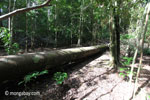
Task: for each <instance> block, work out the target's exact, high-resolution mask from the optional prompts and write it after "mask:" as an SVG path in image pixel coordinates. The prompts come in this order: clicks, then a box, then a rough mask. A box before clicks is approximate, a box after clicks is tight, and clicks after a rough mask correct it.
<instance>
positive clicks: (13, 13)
mask: <svg viewBox="0 0 150 100" xmlns="http://www.w3.org/2000/svg"><path fill="white" fill-rule="evenodd" d="M50 2H51V0H47V1H46V2H44V3H43V4H41V5H38V6H33V7H27V8H21V9H17V10H14V11H12V12H10V13H7V14H4V15H1V16H0V21H1V20H3V19H6V18H8V17H11V16H14V15H16V14H18V13H23V12H27V11H30V10H33V9H38V8H42V7H44V6H47V5H49V3H50Z"/></svg>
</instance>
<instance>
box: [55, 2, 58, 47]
mask: <svg viewBox="0 0 150 100" xmlns="http://www.w3.org/2000/svg"><path fill="white" fill-rule="evenodd" d="M54 19H55V28H56V30H55V47H57V42H58V41H57V37H58V36H57V31H58V30H57V28H58V26H57V6H56V4H55V15H54Z"/></svg>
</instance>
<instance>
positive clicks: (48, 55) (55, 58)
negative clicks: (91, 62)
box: [0, 45, 108, 83]
mask: <svg viewBox="0 0 150 100" xmlns="http://www.w3.org/2000/svg"><path fill="white" fill-rule="evenodd" d="M107 49H108V46H107V45H98V46H91V47H81V48H71V49H62V50H56V51H50V52H37V53H29V54H23V55H10V56H4V57H3V58H0V83H1V82H3V81H5V80H11V79H16V78H19V77H21V76H23V75H26V74H27V73H29V72H32V71H40V70H44V69H50V68H55V67H58V66H61V65H63V64H67V63H69V62H74V61H76V60H79V59H83V58H86V57H88V56H91V55H94V54H97V53H100V52H101V53H102V52H104V51H106V50H107Z"/></svg>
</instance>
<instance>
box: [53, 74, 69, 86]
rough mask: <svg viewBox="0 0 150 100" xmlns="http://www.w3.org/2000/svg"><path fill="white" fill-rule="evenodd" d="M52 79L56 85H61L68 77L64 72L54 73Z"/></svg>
mask: <svg viewBox="0 0 150 100" xmlns="http://www.w3.org/2000/svg"><path fill="white" fill-rule="evenodd" d="M53 78H54V80H55V81H56V83H57V84H62V83H63V82H64V80H65V79H66V78H68V75H67V73H65V72H56V73H55V74H54V77H53Z"/></svg>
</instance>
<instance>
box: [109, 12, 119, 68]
mask: <svg viewBox="0 0 150 100" xmlns="http://www.w3.org/2000/svg"><path fill="white" fill-rule="evenodd" d="M109 29H110V54H111V66H112V67H113V68H114V69H115V70H117V65H118V58H117V42H116V37H117V35H116V32H115V24H114V17H113V11H111V15H110V21H109Z"/></svg>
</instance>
